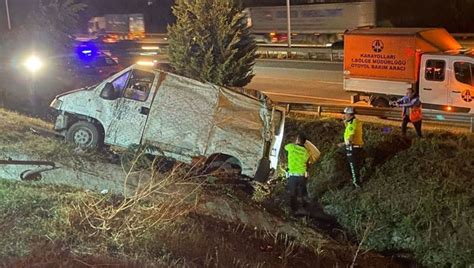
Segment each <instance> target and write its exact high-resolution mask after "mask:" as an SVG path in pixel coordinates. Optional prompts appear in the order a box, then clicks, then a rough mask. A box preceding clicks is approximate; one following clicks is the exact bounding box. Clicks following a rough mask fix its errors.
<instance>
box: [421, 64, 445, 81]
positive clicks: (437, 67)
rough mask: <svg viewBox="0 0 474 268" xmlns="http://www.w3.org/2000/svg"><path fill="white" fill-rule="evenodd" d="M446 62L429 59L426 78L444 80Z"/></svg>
mask: <svg viewBox="0 0 474 268" xmlns="http://www.w3.org/2000/svg"><path fill="white" fill-rule="evenodd" d="M445 71H446V62H445V61H443V60H427V61H426V69H425V79H426V80H428V81H444V73H445Z"/></svg>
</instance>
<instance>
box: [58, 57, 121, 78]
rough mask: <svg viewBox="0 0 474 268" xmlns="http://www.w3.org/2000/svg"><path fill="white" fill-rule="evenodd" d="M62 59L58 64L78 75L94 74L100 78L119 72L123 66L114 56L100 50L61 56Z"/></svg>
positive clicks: (59, 59)
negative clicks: (91, 52)
mask: <svg viewBox="0 0 474 268" xmlns="http://www.w3.org/2000/svg"><path fill="white" fill-rule="evenodd" d="M58 61H61V62H60V63H59V64H58V65H59V66H61V67H66V68H67V70H68V71H70V72H73V73H74V75H78V76H84V75H85V76H93V77H94V78H98V79H101V80H102V79H105V78H108V77H110V76H112V75H114V74H116V73H118V72H120V71H121V70H122V69H123V67H122V66H121V65H120V64H119V63H118V62H117V60H115V59H114V58H112V57H110V56H108V55H106V54H104V53H102V52H98V53H96V54H95V55H90V56H87V55H86V56H82V57H79V56H78V55H77V54H70V55H66V56H65V57H59V58H58Z"/></svg>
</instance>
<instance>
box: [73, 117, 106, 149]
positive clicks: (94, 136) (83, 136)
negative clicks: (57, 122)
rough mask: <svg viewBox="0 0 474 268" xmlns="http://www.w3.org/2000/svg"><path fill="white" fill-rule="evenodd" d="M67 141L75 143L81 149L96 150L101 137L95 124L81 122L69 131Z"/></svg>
mask: <svg viewBox="0 0 474 268" xmlns="http://www.w3.org/2000/svg"><path fill="white" fill-rule="evenodd" d="M66 141H68V142H71V143H74V144H75V145H77V146H79V147H81V148H85V149H86V148H87V149H95V148H97V147H99V141H100V135H99V131H98V129H97V127H96V126H95V125H94V124H92V123H90V122H86V121H79V122H76V123H74V124H73V125H72V126H71V127H70V128H69V129H68V131H67V133H66Z"/></svg>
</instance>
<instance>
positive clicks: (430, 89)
mask: <svg viewBox="0 0 474 268" xmlns="http://www.w3.org/2000/svg"><path fill="white" fill-rule="evenodd" d="M423 90H429V91H431V90H433V89H431V88H423Z"/></svg>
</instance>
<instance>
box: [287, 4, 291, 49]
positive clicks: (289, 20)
mask: <svg viewBox="0 0 474 268" xmlns="http://www.w3.org/2000/svg"><path fill="white" fill-rule="evenodd" d="M290 5H291V4H290V0H286V13H287V18H288V48H291V9H290Z"/></svg>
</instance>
